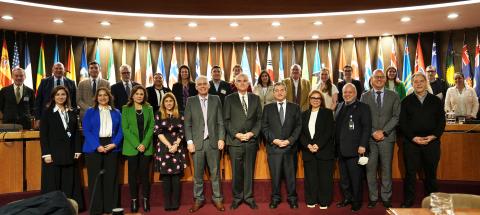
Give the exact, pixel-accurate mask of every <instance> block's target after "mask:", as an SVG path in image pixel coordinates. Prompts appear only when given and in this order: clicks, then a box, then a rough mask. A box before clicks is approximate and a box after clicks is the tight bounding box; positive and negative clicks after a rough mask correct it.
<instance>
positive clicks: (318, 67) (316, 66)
mask: <svg viewBox="0 0 480 215" xmlns="http://www.w3.org/2000/svg"><path fill="white" fill-rule="evenodd" d="M321 71H322V61H321V60H320V53H319V51H318V41H317V44H316V45H315V59H314V60H313V71H312V86H316V85H317V84H318V81H319V80H320V78H319V77H318V75H319V74H320V72H321Z"/></svg>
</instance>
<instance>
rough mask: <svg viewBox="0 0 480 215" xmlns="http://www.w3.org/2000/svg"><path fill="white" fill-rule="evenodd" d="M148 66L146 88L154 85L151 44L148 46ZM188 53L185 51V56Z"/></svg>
mask: <svg viewBox="0 0 480 215" xmlns="http://www.w3.org/2000/svg"><path fill="white" fill-rule="evenodd" d="M147 46H148V47H147V66H146V69H147V70H146V72H145V73H146V74H145V86H147V87H149V86H152V85H153V65H152V54H151V53H150V42H148V44H147ZM186 53H187V51H185V54H186Z"/></svg>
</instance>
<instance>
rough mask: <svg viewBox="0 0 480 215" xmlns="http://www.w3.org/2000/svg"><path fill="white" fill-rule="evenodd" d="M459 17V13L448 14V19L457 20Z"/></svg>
mask: <svg viewBox="0 0 480 215" xmlns="http://www.w3.org/2000/svg"><path fill="white" fill-rule="evenodd" d="M457 17H458V13H451V14H448V18H449V19H456V18H457Z"/></svg>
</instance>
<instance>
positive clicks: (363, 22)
mask: <svg viewBox="0 0 480 215" xmlns="http://www.w3.org/2000/svg"><path fill="white" fill-rule="evenodd" d="M355 22H356V23H357V24H365V22H366V21H365V19H357V21H355Z"/></svg>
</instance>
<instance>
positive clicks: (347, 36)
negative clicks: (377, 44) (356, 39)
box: [345, 34, 353, 38]
mask: <svg viewBox="0 0 480 215" xmlns="http://www.w3.org/2000/svg"><path fill="white" fill-rule="evenodd" d="M345 37H346V38H352V37H353V34H347V35H346V36H345Z"/></svg>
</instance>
